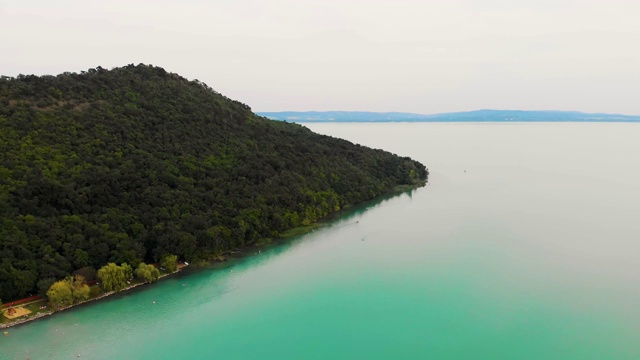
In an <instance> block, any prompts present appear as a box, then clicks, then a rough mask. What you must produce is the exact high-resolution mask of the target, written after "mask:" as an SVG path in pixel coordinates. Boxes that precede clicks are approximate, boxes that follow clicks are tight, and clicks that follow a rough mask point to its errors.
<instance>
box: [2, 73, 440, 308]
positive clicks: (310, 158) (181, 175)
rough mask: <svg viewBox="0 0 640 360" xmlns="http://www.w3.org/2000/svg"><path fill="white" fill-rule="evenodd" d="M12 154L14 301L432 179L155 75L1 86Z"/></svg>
mask: <svg viewBox="0 0 640 360" xmlns="http://www.w3.org/2000/svg"><path fill="white" fill-rule="evenodd" d="M0 154H2V156H1V157H0V253H1V254H2V256H1V258H0V298H2V299H5V300H9V299H12V298H16V297H20V296H24V295H26V294H28V293H32V292H35V291H37V290H38V286H37V284H38V282H40V283H41V284H40V285H41V286H40V288H42V287H44V286H45V284H47V283H50V279H61V278H63V277H64V276H66V275H67V274H69V273H71V272H73V271H74V270H76V269H79V268H82V267H86V266H90V267H94V268H98V267H100V266H102V265H104V264H106V263H107V262H116V263H121V262H127V263H129V264H131V265H133V266H136V265H137V264H138V263H139V262H140V261H143V260H146V261H152V260H157V259H158V258H159V257H160V256H162V255H164V254H167V253H172V254H177V255H178V256H179V257H180V258H182V259H186V260H188V261H195V260H199V259H210V258H212V257H213V256H216V255H219V254H221V253H223V252H225V251H227V250H229V249H234V248H239V247H243V246H247V245H250V244H253V243H256V242H258V241H260V240H261V239H265V238H273V237H277V236H278V235H279V234H280V233H281V232H283V231H285V230H287V229H290V228H292V227H297V226H300V225H305V224H309V223H312V222H314V221H316V220H317V219H319V218H322V217H324V216H326V215H328V214H330V213H331V212H334V211H336V210H338V209H340V208H341V207H342V206H344V205H345V204H349V203H358V202H361V201H365V200H368V199H372V198H374V197H376V196H378V195H381V194H383V193H385V192H388V191H389V190H391V189H392V188H394V187H395V186H397V185H403V184H411V185H419V184H422V183H424V181H425V180H426V178H427V175H428V172H427V170H426V168H425V167H424V166H423V165H422V164H420V163H418V162H415V161H413V160H411V159H409V158H406V157H404V158H403V157H399V156H396V155H393V154H391V153H388V152H385V151H382V150H373V149H369V148H366V147H362V146H359V145H354V144H352V143H350V142H348V141H345V140H340V139H336V138H332V137H328V136H323V135H318V134H315V133H313V132H311V131H310V130H308V129H307V128H304V127H302V126H300V125H296V124H288V123H284V122H277V121H271V120H268V119H266V118H262V117H259V116H257V115H255V114H253V113H252V112H251V109H250V108H249V107H248V106H246V105H244V104H242V103H240V102H237V101H233V100H230V99H228V98H226V97H224V96H222V95H221V94H219V93H217V92H215V91H213V90H212V89H211V88H209V87H208V86H206V85H205V84H203V83H201V82H198V81H187V80H186V79H184V78H181V77H180V76H178V75H176V74H172V73H168V72H166V71H165V70H163V69H161V68H158V67H153V66H146V65H138V66H133V65H129V66H126V67H122V68H116V69H113V70H105V69H102V68H97V69H90V70H89V71H87V72H82V73H81V74H76V73H64V74H61V75H58V76H42V77H38V76H23V75H20V76H18V77H17V78H8V77H2V78H1V79H0Z"/></svg>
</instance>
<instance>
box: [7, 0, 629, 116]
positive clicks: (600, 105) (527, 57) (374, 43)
mask: <svg viewBox="0 0 640 360" xmlns="http://www.w3.org/2000/svg"><path fill="white" fill-rule="evenodd" d="M141 62H142V63H146V64H153V65H157V66H161V67H163V68H165V69H166V70H168V71H171V72H175V73H178V74H180V75H182V76H184V77H187V78H188V79H199V80H201V81H204V82H206V83H207V84H208V85H209V86H211V87H212V88H214V89H215V90H217V91H219V92H221V93H223V94H225V95H227V96H229V97H231V98H234V99H236V100H239V101H242V102H244V103H246V104H248V105H249V106H251V107H252V108H253V110H254V111H279V110H302V111H304V110H366V111H405V112H417V113H437V112H448V111H463V110H473V109H481V108H493V109H530V110H538V109H552V110H555V109H557V110H580V111H588V112H614V113H627V114H640V100H639V99H640V1H639V0H597V1H596V0H446V1H445V0H438V1H428V0H422V1H411V0H394V1H379V0H352V1H347V0H344V1H337V0H335V1H334V0H318V1H315V0H313V1H311V0H310V1H305V0H272V1H270V0H181V1H164V0H142V1H136V0H110V1H92V0H56V1H53V0H0V74H2V75H11V76H15V75H17V74H20V73H23V74H58V73H61V72H64V71H74V72H78V71H81V70H86V69H88V68H92V67H96V66H102V67H104V68H112V67H116V66H122V65H126V64H129V63H135V64H137V63H141Z"/></svg>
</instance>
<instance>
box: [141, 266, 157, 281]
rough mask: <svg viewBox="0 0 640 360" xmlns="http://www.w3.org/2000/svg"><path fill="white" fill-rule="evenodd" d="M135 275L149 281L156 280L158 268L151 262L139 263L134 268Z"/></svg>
mask: <svg viewBox="0 0 640 360" xmlns="http://www.w3.org/2000/svg"><path fill="white" fill-rule="evenodd" d="M136 277H137V278H138V279H140V280H142V281H146V282H149V283H152V282H155V281H158V278H160V270H158V268H156V267H155V266H153V265H151V264H145V263H140V265H138V268H137V269H136Z"/></svg>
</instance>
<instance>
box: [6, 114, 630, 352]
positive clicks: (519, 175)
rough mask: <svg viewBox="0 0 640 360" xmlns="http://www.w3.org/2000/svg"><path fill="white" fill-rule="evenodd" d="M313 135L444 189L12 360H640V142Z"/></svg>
mask: <svg viewBox="0 0 640 360" xmlns="http://www.w3.org/2000/svg"><path fill="white" fill-rule="evenodd" d="M307 126H309V127H310V128H312V130H314V131H317V132H321V133H326V134H330V135H333V136H339V137H343V138H347V139H349V140H351V141H353V142H358V143H361V144H364V145H368V146H372V147H376V148H384V149H388V150H390V151H393V152H395V153H398V154H402V155H408V156H411V157H413V158H415V159H417V160H420V161H421V162H423V163H424V164H426V165H427V166H428V167H429V169H430V172H431V176H430V183H429V185H428V186H426V187H424V188H421V189H418V190H415V191H412V192H410V193H405V194H402V195H399V196H396V197H392V198H389V199H384V200H381V201H379V202H375V203H371V204H366V205H363V206H361V207H359V208H356V209H353V210H352V211H351V212H349V213H348V214H345V216H343V217H341V218H339V219H336V220H334V221H332V222H331V223H330V224H329V225H328V226H326V227H325V228H323V229H320V230H316V231H314V232H313V233H310V234H308V235H306V236H303V237H300V238H298V239H295V240H294V241H292V242H290V243H288V244H285V245H282V246H275V247H271V248H269V249H262V250H260V253H257V254H255V255H254V256H251V257H248V258H245V259H239V260H235V261H232V262H229V263H227V264H222V265H218V266H217V267H216V268H212V269H207V270H203V271H197V272H193V273H191V274H182V275H179V276H177V277H173V278H170V279H167V280H163V281H162V282H161V283H158V284H155V285H152V286H147V287H146V288H145V289H143V290H140V291H133V292H131V293H127V294H123V295H121V296H118V297H114V298H111V299H108V300H105V301H102V302H99V303H95V304H90V305H86V306H82V307H79V308H77V309H74V310H72V311H68V312H65V313H61V314H58V315H56V316H53V317H49V318H47V319H44V320H40V321H36V322H33V323H31V324H27V325H25V326H20V327H16V328H12V329H9V331H10V335H9V336H6V337H5V336H3V337H0V359H24V358H26V357H27V356H30V358H31V359H71V358H76V355H77V354H80V355H81V358H82V359H176V358H177V359H183V358H190V359H210V358H224V359H309V358H311V359H313V358H317V359H326V358H354V359H388V358H415V359H424V358H433V359H471V358H473V359H639V358H640V341H639V340H640V306H638V304H639V303H640V222H639V221H638V218H640V191H638V190H637V189H638V184H640V156H638V154H640V141H638V139H640V126H638V125H637V124H446V123H445V124H309V125H307ZM256 251H259V250H256ZM154 301H155V304H154V303H153V302H154Z"/></svg>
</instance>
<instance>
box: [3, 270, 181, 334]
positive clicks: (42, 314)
mask: <svg viewBox="0 0 640 360" xmlns="http://www.w3.org/2000/svg"><path fill="white" fill-rule="evenodd" d="M185 267H186V266H185V265H182V267H180V268H178V270H176V271H174V272H172V273H168V274H163V275H160V276H159V277H158V280H157V281H160V280H161V279H162V278H165V277H167V276H171V275H175V274H177V273H179V272H180V271H182V269H184V268H185ZM157 281H156V282H157ZM142 285H151V283H148V282H141V283H137V284H133V285H129V286H127V287H125V288H124V289H122V290H120V291H110V292H107V293H104V294H101V295H99V296H96V297H94V298H91V299H87V300H84V301H81V302H79V303H77V304H73V305H67V306H63V307H61V308H59V309H57V310H50V311H45V312H39V313H36V314H35V315H33V316H30V317H28V318H25V319H20V320H17V321H14V322H9V323H6V324H0V329H2V330H5V329H8V328H11V327H14V326H18V325H23V324H26V323H29V322H31V321H35V320H39V319H42V318H44V317H47V316H51V315H54V314H56V313H59V312H62V311H66V310H69V309H71V308H74V307H76V306H80V305H86V304H89V303H92V302H94V301H97V300H102V299H104V298H106V297H109V296H111V295H116V294H120V293H123V292H125V291H129V290H131V289H134V288H137V287H140V286H142Z"/></svg>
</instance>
